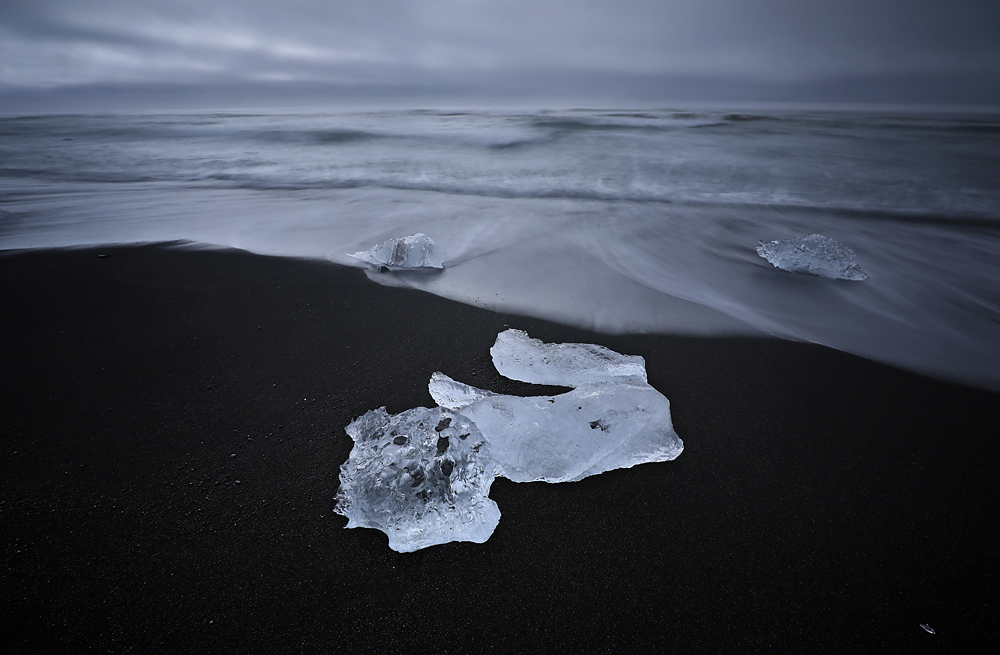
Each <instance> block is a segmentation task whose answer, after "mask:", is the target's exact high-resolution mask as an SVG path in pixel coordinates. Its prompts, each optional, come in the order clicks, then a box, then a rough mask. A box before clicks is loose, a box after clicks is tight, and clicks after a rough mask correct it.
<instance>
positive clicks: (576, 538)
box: [0, 244, 1000, 653]
mask: <svg viewBox="0 0 1000 655" xmlns="http://www.w3.org/2000/svg"><path fill="white" fill-rule="evenodd" d="M540 283H541V282H540ZM0 294H2V308H3V311H2V316H0V325H2V339H3V358H2V362H3V364H2V380H3V386H2V390H3V391H2V408H3V411H2V417H3V420H2V427H0V434H2V437H0V534H2V538H3V543H2V551H0V552H2V556H0V557H2V561H0V589H2V596H0V598H2V600H0V641H2V643H4V644H7V645H9V646H10V647H12V651H9V652H23V653H28V652H36V653H37V652H60V653H72V652H83V651H97V652H139V653H150V652H164V653H177V652H241V653H246V652H262V653H285V652H289V653H291V652H307V653H333V652H350V653H365V652H373V653H374V652H385V653H390V652H414V653H417V652H449V653H450V652H454V653H468V652H649V651H651V650H652V649H654V648H656V649H664V648H669V649H673V650H674V651H676V652H688V651H696V650H698V651H704V652H748V651H776V652H838V653H842V652H923V651H925V650H928V651H939V650H943V651H946V652H974V651H979V652H983V651H987V652H988V651H992V650H994V649H996V648H998V647H1000V638H998V631H1000V598H998V590H1000V577H998V574H1000V559H998V554H1000V553H998V548H997V535H998V527H1000V494H998V493H997V473H996V470H997V465H998V464H997V462H998V454H1000V452H998V451H1000V445H998V436H1000V429H998V426H1000V397H998V396H997V395H996V394H992V393H989V392H986V391H981V390H977V389H971V388H966V387H962V386H958V385H953V384H949V383H945V382H940V381H936V380H932V379H928V378H925V377H921V376H918V375H915V374H911V373H907V372H904V371H900V370H896V369H893V368H890V367H887V366H883V365H880V364H877V363H873V362H870V361H866V360H862V359H860V358H857V357H854V356H850V355H846V354H843V353H840V352H836V351H833V350H830V349H827V348H823V347H819V346H813V345H808V344H798V343H790V342H784V341H777V340H763V339H744V338H741V339H700V338H679V337H666V336H651V335H633V336H609V335H602V334H594V333H589V332H586V331H582V330H577V329H572V328H568V327H565V326H560V325H556V324H553V323H549V322H546V321H542V320H537V319H531V318H524V317H519V316H510V315H502V314H495V313H491V312H488V311H485V310H480V309H476V308H472V307H468V306H464V305H460V304H457V303H454V302H451V301H448V300H444V299H441V298H438V297H435V296H431V295H428V294H424V293H420V292H415V291H410V290H404V289H396V288H388V287H383V286H380V285H377V284H375V283H373V282H371V281H369V280H367V279H366V278H365V276H364V274H363V272H362V271H359V270H355V269H345V268H342V267H339V266H336V265H333V264H329V263H324V262H316V261H305V260H295V259H279V258H268V257H262V256H256V255H251V254H248V253H245V252H241V251H231V250H230V251H219V250H203V249H202V250H199V249H193V248H190V247H186V248H185V247H178V246H177V245H176V244H174V245H169V244H168V245H156V246H115V247H104V248H99V249H81V250H68V251H33V252H21V253H4V254H0ZM507 326H509V327H516V328H520V329H523V330H526V331H527V332H528V333H529V334H530V335H531V336H532V337H537V338H540V339H543V340H545V341H563V342H565V341H577V342H590V343H600V344H603V345H605V346H608V347H609V348H612V349H614V350H616V351H618V352H622V353H628V354H638V355H642V356H643V357H644V358H645V359H646V366H647V370H648V373H649V380H650V383H651V384H652V385H653V386H654V387H656V388H657V389H659V390H660V391H661V392H662V393H664V394H665V395H666V396H667V397H668V398H669V399H670V401H671V404H672V411H673V418H674V425H675V428H676V430H677V432H678V434H679V435H680V436H681V438H682V439H683V440H684V442H685V447H686V449H685V451H684V453H683V454H682V455H681V456H680V457H679V458H678V459H677V460H676V461H673V462H666V463H662V464H652V465H643V466H640V467H636V468H634V469H630V470H622V471H614V472H611V473H606V474H604V475H600V476H596V477H593V478H589V479H587V480H584V481H582V482H578V483H573V484H560V485H547V484H544V483H533V484H514V483H511V482H508V481H506V480H497V482H496V483H495V484H494V486H493V490H492V492H491V497H492V498H493V499H495V500H496V502H497V503H498V505H499V507H500V511H501V512H502V518H501V521H500V525H499V527H498V528H497V531H496V533H495V534H494V535H493V537H492V538H491V539H490V540H489V541H488V542H487V543H485V544H481V545H479V544H468V543H451V544H446V545H443V546H436V547H432V548H429V549H425V550H422V551H418V552H416V553H411V554H399V553H395V552H393V551H390V550H389V549H388V547H387V545H386V543H387V540H386V537H385V535H384V534H382V533H381V532H377V531H374V530H345V529H343V526H344V525H345V523H346V519H344V518H343V517H341V516H339V515H336V514H334V513H333V507H334V495H335V493H336V491H337V487H338V473H339V466H340V464H341V463H342V462H343V461H344V460H345V459H346V458H347V455H348V453H349V452H350V449H351V445H352V444H351V440H350V438H349V437H348V436H347V435H346V434H345V433H344V430H343V428H344V426H345V425H347V424H348V423H349V422H350V421H351V420H352V419H354V418H355V417H357V416H359V415H360V414H362V413H364V412H366V411H367V410H369V409H373V408H376V407H379V406H381V405H386V406H387V408H388V410H389V411H390V412H393V413H395V412H400V411H403V410H406V409H409V408H411V407H415V406H421V405H423V406H430V405H431V404H432V401H431V399H430V396H429V395H428V392H427V381H428V378H429V376H430V374H431V373H432V372H433V371H435V370H440V371H443V372H445V373H446V374H448V375H449V376H451V377H453V378H455V379H457V380H460V381H465V382H469V383H471V384H475V385H477V386H481V387H485V388H489V389H492V390H495V391H504V392H506V393H527V392H532V390H531V389H532V388H531V387H530V385H523V384H520V383H514V382H510V381H506V380H503V379H501V378H500V376H499V375H498V374H497V373H496V371H495V370H494V368H493V366H492V362H491V360H490V356H489V347H490V345H492V343H493V340H494V339H495V338H496V335H497V333H498V332H499V331H501V330H503V329H504V328H505V327H507ZM922 623H925V624H928V625H930V626H931V627H932V628H933V629H934V630H936V634H933V635H932V634H929V633H927V632H926V631H924V630H923V629H922V628H921V627H920V624H922Z"/></svg>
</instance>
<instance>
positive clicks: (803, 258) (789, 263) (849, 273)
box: [757, 234, 868, 281]
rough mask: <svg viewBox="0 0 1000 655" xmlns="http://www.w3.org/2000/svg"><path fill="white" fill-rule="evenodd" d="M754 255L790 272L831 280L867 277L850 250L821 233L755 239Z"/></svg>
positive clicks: (859, 279)
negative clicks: (773, 238) (761, 239)
mask: <svg viewBox="0 0 1000 655" xmlns="http://www.w3.org/2000/svg"><path fill="white" fill-rule="evenodd" d="M757 254H758V255H760V256H761V257H763V258H764V259H766V260H767V261H769V262H771V264H773V265H774V267H775V268H780V269H781V270H783V271H788V272H789V273H808V274H809V275H818V276H820V277H826V278H831V279H834V280H855V281H861V280H864V279H867V278H868V276H867V275H866V274H865V272H864V271H862V270H861V267H860V266H859V265H858V262H857V259H855V257H854V251H853V250H851V249H850V248H848V247H847V246H845V245H844V244H842V243H840V242H839V241H835V240H833V239H831V238H830V237H825V236H823V235H822V234H810V235H809V236H805V237H798V238H795V239H783V240H781V241H766V242H765V241H758V242H757Z"/></svg>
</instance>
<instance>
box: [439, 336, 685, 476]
mask: <svg viewBox="0 0 1000 655" xmlns="http://www.w3.org/2000/svg"><path fill="white" fill-rule="evenodd" d="M490 352H491V353H492V354H493V362H494V365H495V366H496V367H497V370H499V371H500V372H501V373H503V374H504V375H506V376H508V377H512V378H514V379H518V380H523V381H526V382H536V383H543V384H559V385H564V386H572V387H575V388H574V389H573V391H570V392H567V393H564V394H559V395H556V396H535V397H530V398H522V397H520V396H506V395H500V394H493V393H490V392H487V391H483V390H482V389H476V388H475V387H471V386H468V385H463V384H461V383H459V382H456V381H455V380H452V379H451V378H449V377H448V376H446V375H444V374H442V373H435V374H434V375H433V376H431V381H430V385H429V390H430V393H431V397H432V398H434V401H435V402H436V403H438V404H439V405H442V406H444V407H447V408H449V409H452V410H455V411H460V412H461V414H462V415H463V416H467V417H469V418H470V419H472V421H473V422H474V423H475V424H476V426H477V427H478V428H479V430H480V431H481V432H482V433H483V436H484V437H485V438H486V440H487V441H488V442H489V443H490V451H491V453H492V456H493V460H494V461H495V462H496V472H497V475H498V476H503V477H506V478H509V479H510V480H513V481H514V482H535V481H545V482H567V481H573V480H581V479H583V478H585V477H587V476H590V475H596V474H598V473H603V472H605V471H610V470H613V469H618V468H629V467H631V466H635V465H636V464H643V463H646V462H662V461H667V460H672V459H674V458H676V457H677V456H678V455H680V453H681V451H682V450H683V449H684V444H683V442H682V441H681V439H680V437H678V436H677V433H676V432H674V429H673V423H672V422H671V419H670V401H668V400H667V399H666V397H664V396H663V395H662V394H661V393H660V392H658V391H657V390H656V389H654V388H653V387H651V386H650V385H649V384H648V383H647V382H646V369H645V366H644V362H643V359H642V358H641V357H629V356H625V355H620V354H618V353H616V352H614V351H612V350H608V349H607V348H603V347H601V346H593V345H589V344H547V343H543V342H541V341H539V340H537V339H532V338H530V337H529V336H528V335H527V334H525V333H524V332H521V331H520V330H507V331H506V332H502V333H500V335H499V336H498V337H497V341H496V344H495V345H494V346H493V348H492V349H491V351H490Z"/></svg>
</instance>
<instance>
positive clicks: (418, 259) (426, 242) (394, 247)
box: [350, 233, 444, 269]
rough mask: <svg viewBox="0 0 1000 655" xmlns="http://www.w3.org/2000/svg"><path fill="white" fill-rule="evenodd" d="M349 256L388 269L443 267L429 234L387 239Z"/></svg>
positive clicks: (435, 245) (442, 258)
mask: <svg viewBox="0 0 1000 655" xmlns="http://www.w3.org/2000/svg"><path fill="white" fill-rule="evenodd" d="M350 256H351V257H354V258H355V259H360V260H361V261H364V262H368V263H369V264H371V265H372V266H377V267H382V266H385V267H387V268H390V269H411V268H444V257H443V256H442V255H441V250H440V249H439V248H438V247H437V244H436V243H434V241H433V240H431V238H430V237H429V236H427V235H426V234H421V233H417V234H411V235H410V236H408V237H402V238H398V239H389V240H388V241H383V242H382V243H380V244H378V245H377V246H375V247H374V248H372V249H371V250H366V251H364V252H355V253H352V254H351V255H350Z"/></svg>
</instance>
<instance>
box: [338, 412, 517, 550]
mask: <svg viewBox="0 0 1000 655" xmlns="http://www.w3.org/2000/svg"><path fill="white" fill-rule="evenodd" d="M346 430H347V433H348V434H349V435H350V436H351V438H352V439H353V440H354V448H353V449H352V450H351V455H350V457H349V458H348V459H347V461H346V462H345V463H344V464H343V466H341V470H340V490H339V491H338V493H337V507H336V509H335V510H334V511H336V512H337V513H338V514H342V515H343V516H346V517H347V519H348V523H347V527H348V528H375V529H377V530H381V531H383V532H385V533H386V534H387V535H388V536H389V547H390V548H392V549H393V550H395V551H398V552H404V553H405V552H411V551H414V550H418V549H420V548H426V547H427V546H433V545H435V544H443V543H447V542H449V541H472V542H476V543H483V542H484V541H486V540H487V539H489V538H490V535H492V534H493V531H494V530H495V529H496V527H497V524H498V523H499V522H500V510H499V508H497V504H496V503H495V502H493V501H492V500H490V499H489V497H488V495H489V490H490V485H492V484H493V479H494V465H493V462H492V460H491V458H490V447H489V444H488V443H486V440H485V439H484V438H483V435H482V433H481V432H480V431H479V430H478V429H477V428H476V426H475V424H473V423H472V421H470V420H469V419H468V418H466V417H464V416H461V415H459V414H456V413H455V412H452V411H450V410H448V409H443V408H440V407H436V408H434V409H427V408H424V407H417V408H416V409H411V410H407V411H405V412H403V413H401V414H396V415H395V416H392V415H389V414H388V413H387V412H386V410H385V407H381V408H379V409H374V410H372V411H370V412H368V413H367V414H365V415H364V416H362V417H360V418H358V419H357V420H355V421H354V422H352V423H351V424H350V425H348V426H347V428H346Z"/></svg>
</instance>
